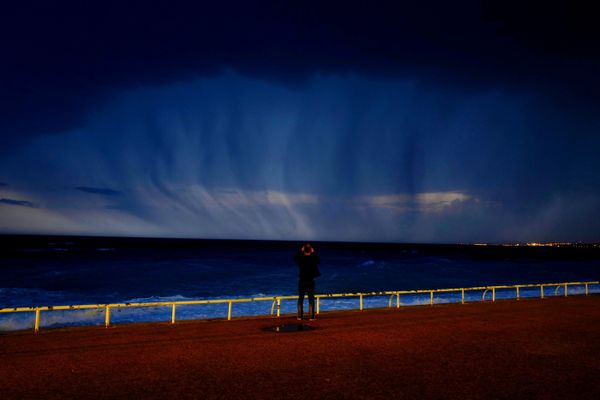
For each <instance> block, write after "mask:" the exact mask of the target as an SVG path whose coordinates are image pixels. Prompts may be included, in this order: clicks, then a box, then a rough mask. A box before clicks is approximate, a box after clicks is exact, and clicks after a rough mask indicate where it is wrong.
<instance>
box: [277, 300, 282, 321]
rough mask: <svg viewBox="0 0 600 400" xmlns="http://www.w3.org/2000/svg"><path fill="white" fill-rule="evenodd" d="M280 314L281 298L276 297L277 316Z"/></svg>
mask: <svg viewBox="0 0 600 400" xmlns="http://www.w3.org/2000/svg"><path fill="white" fill-rule="evenodd" d="M280 315H281V299H280V298H279V297H278V298H277V316H278V317H279V316H280Z"/></svg>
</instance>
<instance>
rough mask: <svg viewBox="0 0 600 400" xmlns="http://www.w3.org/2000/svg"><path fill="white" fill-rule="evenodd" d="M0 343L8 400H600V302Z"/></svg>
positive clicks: (0, 386) (221, 324)
mask: <svg viewBox="0 0 600 400" xmlns="http://www.w3.org/2000/svg"><path fill="white" fill-rule="evenodd" d="M296 323H297V321H296V319H295V318H293V317H282V318H279V319H277V318H270V317H265V318H249V319H238V320H233V321H222V320H221V321H194V322H182V323H177V324H176V325H170V324H167V323H154V324H133V325H120V326H113V327H110V328H108V329H105V328H101V327H80V328H69V329H54V330H43V331H42V332H41V333H40V334H38V335H35V334H33V333H32V332H15V333H7V334H2V335H0V399H5V400H8V399H85V398H93V399H117V398H125V399H144V398H148V399H165V398H172V399H303V400H312V399H315V400H317V399H463V400H464V399H484V398H485V399H561V400H564V399H571V398H578V399H593V398H600V297H599V296H589V297H584V296H577V297H568V298H564V297H556V298H546V299H543V300H542V299H522V300H520V301H516V300H502V301H496V302H490V301H487V302H484V303H467V304H465V305H461V304H441V305H434V306H418V307H401V308H400V309H391V310H387V309H385V310H366V311H363V312H360V311H347V312H331V313H324V314H322V315H321V316H320V318H319V320H318V321H316V322H310V323H309V322H307V321H305V322H304V323H305V324H309V325H311V326H312V327H313V328H314V329H312V330H308V331H302V332H291V333H276V332H273V331H270V330H269V328H271V327H273V326H275V325H281V324H286V325H290V324H291V325H293V324H296Z"/></svg>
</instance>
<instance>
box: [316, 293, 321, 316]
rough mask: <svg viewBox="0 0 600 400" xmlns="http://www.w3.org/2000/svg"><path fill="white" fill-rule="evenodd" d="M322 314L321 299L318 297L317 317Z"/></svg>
mask: <svg viewBox="0 0 600 400" xmlns="http://www.w3.org/2000/svg"><path fill="white" fill-rule="evenodd" d="M320 313H321V298H320V297H317V315H319V314H320Z"/></svg>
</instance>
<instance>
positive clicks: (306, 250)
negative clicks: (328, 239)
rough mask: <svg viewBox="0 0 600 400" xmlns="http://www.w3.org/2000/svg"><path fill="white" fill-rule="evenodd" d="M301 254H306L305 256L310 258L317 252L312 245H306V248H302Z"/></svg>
mask: <svg viewBox="0 0 600 400" xmlns="http://www.w3.org/2000/svg"><path fill="white" fill-rule="evenodd" d="M300 252H301V253H302V254H304V255H305V256H310V255H311V254H312V253H314V252H315V249H313V247H312V246H311V245H310V243H306V244H305V245H304V246H302V247H301V248H300Z"/></svg>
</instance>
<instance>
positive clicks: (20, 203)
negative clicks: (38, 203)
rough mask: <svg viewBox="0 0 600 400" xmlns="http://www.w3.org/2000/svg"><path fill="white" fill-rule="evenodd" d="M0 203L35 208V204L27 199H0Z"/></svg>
mask: <svg viewBox="0 0 600 400" xmlns="http://www.w3.org/2000/svg"><path fill="white" fill-rule="evenodd" d="M0 204H7V205H9V206H21V207H30V208H35V204H33V203H32V202H30V201H27V200H15V199H0Z"/></svg>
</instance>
